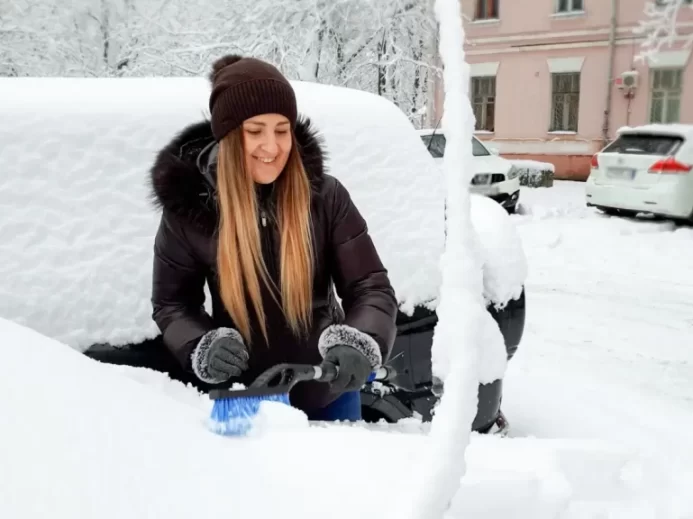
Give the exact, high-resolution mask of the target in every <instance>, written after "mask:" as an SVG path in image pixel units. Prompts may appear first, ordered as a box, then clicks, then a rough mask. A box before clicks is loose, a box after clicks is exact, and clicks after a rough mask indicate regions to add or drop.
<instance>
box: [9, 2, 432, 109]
mask: <svg viewBox="0 0 693 519" xmlns="http://www.w3.org/2000/svg"><path fill="white" fill-rule="evenodd" d="M435 40H436V20H435V16H434V13H433V0H387V1H382V2H374V1H372V0H292V1H291V2H284V3H282V6H281V9H277V5H276V3H275V2H269V1H267V0H201V1H199V2H186V1H184V0H157V1H152V0H74V1H73V2H71V3H70V6H69V7H67V6H66V5H65V3H64V2H63V1H62V0H13V1H12V2H9V3H8V2H2V3H1V5H0V75H5V76H8V75H11V76H97V77H103V76H111V77H112V76H145V75H147V76H151V75H156V76H190V75H195V76H199V75H205V74H207V72H208V70H209V67H210V64H211V62H212V61H213V60H214V59H215V58H216V57H218V56H220V55H222V54H225V53H230V52H235V53H240V54H246V55H253V56H257V57H259V58H263V59H267V60H269V61H271V62H273V63H275V64H276V65H277V66H278V67H279V68H280V69H281V70H282V71H283V72H284V73H285V74H286V75H287V76H288V77H289V78H291V79H303V80H308V81H317V82H320V83H328V84H334V85H340V86H348V87H352V88H357V89H360V90H366V91H369V92H374V93H377V94H379V95H382V96H385V97H387V98H389V99H391V100H392V101H393V102H395V103H396V104H397V105H398V106H399V107H400V108H401V109H402V110H403V111H404V112H405V113H408V114H412V115H413V114H414V113H415V112H419V111H420V110H421V109H422V108H424V107H425V106H426V105H427V101H428V100H429V99H430V95H429V93H430V92H431V90H432V88H433V77H434V75H436V74H439V70H438V68H437V67H436V66H435V65H434V63H435V60H436V52H435Z"/></svg>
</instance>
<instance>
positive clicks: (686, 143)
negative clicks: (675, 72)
mask: <svg viewBox="0 0 693 519" xmlns="http://www.w3.org/2000/svg"><path fill="white" fill-rule="evenodd" d="M692 169H693V125H690V124H650V125H643V126H635V127H624V128H621V129H619V131H618V135H617V137H616V139H614V141H612V142H611V143H609V144H608V145H607V146H606V147H605V148H604V149H602V150H601V151H600V152H598V153H596V154H595V155H594V156H593V157H592V168H591V171H590V175H589V178H588V179H587V184H586V186H585V197H586V203H587V205H588V206H590V207H596V208H598V209H601V210H602V211H604V212H605V213H608V214H613V215H621V216H635V215H636V214H637V213H649V214H653V215H657V216H663V217H667V218H673V219H684V220H690V219H691V217H693V172H692Z"/></svg>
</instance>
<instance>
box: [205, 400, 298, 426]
mask: <svg viewBox="0 0 693 519" xmlns="http://www.w3.org/2000/svg"><path fill="white" fill-rule="evenodd" d="M267 401H270V402H280V403H282V404H286V405H290V403H289V394H288V393H279V394H274V395H263V396H238V397H230V398H220V399H218V400H215V401H214V405H213V407H212V413H211V416H210V419H209V422H210V426H209V427H210V430H211V431H212V432H215V433H217V434H221V435H223V436H245V435H246V434H247V433H248V432H249V431H250V429H251V428H252V426H253V419H254V418H255V416H256V415H257V413H258V411H259V410H260V404H261V403H262V402H267Z"/></svg>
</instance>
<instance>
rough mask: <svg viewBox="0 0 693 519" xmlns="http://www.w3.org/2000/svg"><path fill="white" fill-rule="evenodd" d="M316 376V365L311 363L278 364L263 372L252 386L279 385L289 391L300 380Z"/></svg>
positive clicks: (278, 386)
mask: <svg viewBox="0 0 693 519" xmlns="http://www.w3.org/2000/svg"><path fill="white" fill-rule="evenodd" d="M314 378H315V367H314V366H311V365H310V364H277V365H276V366H272V367H271V368H269V369H268V370H266V371H264V372H263V373H261V374H260V376H258V377H257V378H256V379H255V380H254V381H253V383H252V384H251V385H250V387H253V388H255V387H277V388H282V389H283V390H286V391H287V392H288V390H290V389H291V388H292V387H294V386H295V385H296V384H298V383H299V382H304V381H307V380H313V379H314Z"/></svg>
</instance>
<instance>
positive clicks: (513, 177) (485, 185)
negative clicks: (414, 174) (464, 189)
mask: <svg viewBox="0 0 693 519" xmlns="http://www.w3.org/2000/svg"><path fill="white" fill-rule="evenodd" d="M418 134H419V135H420V136H421V140H422V141H423V143H424V144H425V145H426V147H427V148H428V151H429V152H430V154H431V156H432V157H433V158H434V159H435V160H436V162H438V163H441V162H442V159H443V155H444V153H445V134H444V133H443V131H442V130H441V129H423V130H418ZM472 155H473V156H474V159H473V164H474V177H473V178H472V181H471V184H470V186H469V189H470V191H471V192H472V193H477V194H480V195H484V196H487V197H488V198H491V199H493V200H495V201H496V202H498V203H499V204H500V205H502V206H503V207H504V208H505V209H506V210H507V211H508V213H511V214H512V213H514V212H515V210H516V209H517V202H518V200H519V199H520V170H519V169H518V168H516V167H515V166H513V164H512V162H510V161H509V160H507V159H504V158H503V157H500V156H498V150H496V149H495V148H493V147H491V146H489V145H486V144H484V143H483V142H482V141H481V140H480V139H477V138H476V137H474V136H472Z"/></svg>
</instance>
